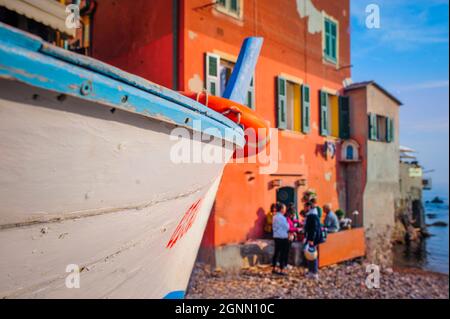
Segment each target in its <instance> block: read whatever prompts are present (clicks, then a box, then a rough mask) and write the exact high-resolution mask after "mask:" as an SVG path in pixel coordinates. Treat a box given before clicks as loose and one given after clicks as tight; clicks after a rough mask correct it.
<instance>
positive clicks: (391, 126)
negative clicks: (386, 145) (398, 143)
mask: <svg viewBox="0 0 450 319" xmlns="http://www.w3.org/2000/svg"><path fill="white" fill-rule="evenodd" d="M387 120H388V123H389V126H388V127H389V135H388V136H389V140H388V142H393V141H394V136H395V135H394V133H395V129H394V119H391V118H388V119H387Z"/></svg>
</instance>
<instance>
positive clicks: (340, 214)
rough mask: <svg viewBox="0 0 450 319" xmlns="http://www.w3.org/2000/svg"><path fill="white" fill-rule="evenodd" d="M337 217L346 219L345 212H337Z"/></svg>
mask: <svg viewBox="0 0 450 319" xmlns="http://www.w3.org/2000/svg"><path fill="white" fill-rule="evenodd" d="M336 216H337V217H338V218H339V219H341V218H343V217H345V212H344V211H343V210H342V209H338V210H336Z"/></svg>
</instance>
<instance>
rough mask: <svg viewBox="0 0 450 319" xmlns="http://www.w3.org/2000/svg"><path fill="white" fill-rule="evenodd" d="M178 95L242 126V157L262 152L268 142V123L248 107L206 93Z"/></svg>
mask: <svg viewBox="0 0 450 319" xmlns="http://www.w3.org/2000/svg"><path fill="white" fill-rule="evenodd" d="M179 93H180V94H183V95H184V96H187V97H189V98H191V99H193V100H196V101H197V102H199V103H201V104H203V105H205V106H207V107H209V108H210V109H212V110H214V111H216V112H218V113H220V114H223V115H224V116H226V117H227V118H229V119H230V120H232V121H233V122H235V123H236V124H238V125H240V126H242V127H243V129H244V133H245V141H246V143H245V147H244V150H243V154H242V155H244V156H250V155H255V154H257V153H259V152H260V151H262V150H263V149H264V148H265V147H266V146H267V144H268V143H269V142H270V128H269V125H268V123H267V122H266V121H265V120H264V118H262V117H261V116H259V115H258V114H257V113H256V112H255V111H253V110H252V109H250V108H249V107H247V106H245V105H242V104H239V103H236V102H234V101H231V100H228V99H226V98H223V97H219V96H214V95H209V94H208V93H207V92H200V93H195V92H179ZM238 153H239V152H238ZM239 155H241V154H239ZM235 157H236V153H235ZM238 157H240V156H238Z"/></svg>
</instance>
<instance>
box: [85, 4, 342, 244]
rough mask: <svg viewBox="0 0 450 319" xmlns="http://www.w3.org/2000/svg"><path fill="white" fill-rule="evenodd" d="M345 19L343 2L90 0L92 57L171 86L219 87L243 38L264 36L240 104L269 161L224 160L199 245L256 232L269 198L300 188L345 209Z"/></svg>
mask: <svg viewBox="0 0 450 319" xmlns="http://www.w3.org/2000/svg"><path fill="white" fill-rule="evenodd" d="M349 20H350V4H349V0H342V1H329V0H277V1H272V0H218V1H216V0H214V1H212V0H184V1H183V0H181V1H168V0H152V1H144V0H137V1H123V0H102V1H99V2H98V6H97V10H96V15H95V18H94V28H93V56H94V57H96V58H99V59H101V60H104V61H106V62H108V63H111V64H113V65H116V66H118V67H120V68H122V69H124V70H126V71H129V72H132V73H135V74H137V75H140V76H142V77H144V78H147V79H149V80H151V81H153V82H156V83H159V84H162V85H164V86H167V87H171V88H174V89H177V90H184V91H197V92H198V91H202V90H205V89H206V90H208V91H209V92H210V93H211V94H220V92H221V91H223V89H224V87H225V85H226V81H227V79H228V77H229V75H230V73H231V70H232V68H233V65H234V63H235V62H236V60H237V56H238V54H239V50H240V47H241V44H242V42H243V40H244V38H246V37H249V36H258V37H262V38H264V44H263V47H262V50H261V55H260V58H259V60H258V64H257V66H256V71H255V75H254V80H253V82H252V85H251V87H249V93H248V101H247V105H248V106H249V107H251V108H254V109H255V110H256V112H257V113H258V114H260V115H261V116H263V117H264V118H265V119H266V120H267V121H268V122H269V123H270V126H271V127H273V128H276V129H277V130H276V133H275V134H276V135H277V138H275V139H274V140H278V147H277V150H278V153H277V157H276V159H277V162H278V166H277V169H276V170H274V171H272V172H271V173H270V174H262V173H261V170H260V168H261V165H262V164H258V163H230V164H228V165H227V166H226V168H225V171H224V175H223V178H222V182H221V185H220V189H219V192H218V194H217V198H216V202H215V205H214V209H213V211H212V212H211V217H210V220H209V222H208V226H207V230H206V233H205V235H204V239H203V243H202V247H203V248H204V249H210V248H214V247H217V246H221V245H227V244H237V243H242V242H245V241H246V240H248V239H256V238H261V237H262V236H263V226H264V222H265V214H266V212H267V211H268V209H269V207H270V205H271V204H272V203H274V202H276V201H277V200H281V201H284V202H293V203H295V204H298V205H300V203H299V202H300V200H299V199H300V198H301V195H302V193H303V192H304V191H305V190H308V189H314V190H315V191H316V192H317V194H318V202H319V204H321V205H322V204H325V203H331V204H332V205H333V208H335V209H337V208H343V209H344V210H345V208H346V207H345V194H343V190H344V189H345V185H344V184H345V181H344V178H343V177H342V176H340V175H339V172H340V171H341V169H340V165H342V164H340V162H339V155H338V154H340V145H341V141H342V140H343V139H346V138H348V137H349V117H348V113H349V112H348V107H349V104H348V100H346V98H345V97H343V96H342V95H343V86H344V84H343V83H344V82H345V81H346V79H348V78H350V63H351V62H350V31H349V28H350V26H349Z"/></svg>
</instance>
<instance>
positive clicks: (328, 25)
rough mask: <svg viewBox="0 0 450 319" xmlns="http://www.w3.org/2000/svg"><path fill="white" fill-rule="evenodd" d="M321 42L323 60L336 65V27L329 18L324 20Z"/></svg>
mask: <svg viewBox="0 0 450 319" xmlns="http://www.w3.org/2000/svg"><path fill="white" fill-rule="evenodd" d="M323 42H324V43H323V48H324V58H325V60H327V61H329V62H332V63H337V56H338V25H337V23H336V22H334V21H332V20H331V19H330V18H325V19H324V32H323Z"/></svg>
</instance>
